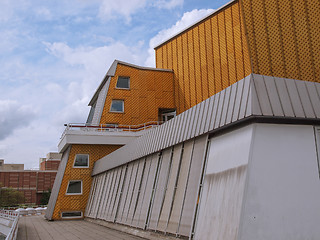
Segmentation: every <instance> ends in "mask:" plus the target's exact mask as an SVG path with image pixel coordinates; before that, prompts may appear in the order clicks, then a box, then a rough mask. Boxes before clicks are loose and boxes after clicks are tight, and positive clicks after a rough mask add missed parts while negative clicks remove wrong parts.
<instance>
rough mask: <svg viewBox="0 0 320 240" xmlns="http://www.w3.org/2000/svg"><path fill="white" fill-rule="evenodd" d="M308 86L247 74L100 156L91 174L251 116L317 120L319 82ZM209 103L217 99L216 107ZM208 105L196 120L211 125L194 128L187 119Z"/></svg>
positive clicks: (289, 80) (300, 82) (294, 81)
mask: <svg viewBox="0 0 320 240" xmlns="http://www.w3.org/2000/svg"><path fill="white" fill-rule="evenodd" d="M282 81H283V82H284V83H285V84H286V88H282V89H283V91H285V92H283V91H281V92H280V91H279V90H278V87H277V82H282ZM298 85H299V86H302V87H300V88H297V87H296V86H298ZM303 86H305V87H303ZM308 87H309V89H310V87H311V84H310V83H309V82H306V81H301V80H295V79H284V78H278V77H271V76H263V75H257V74H250V75H249V76H247V77H245V78H244V79H242V80H240V81H238V82H236V83H235V84H233V85H231V86H229V87H228V88H226V89H224V90H222V91H221V92H219V93H217V94H215V95H213V96H211V97H210V98H209V100H208V99H207V100H205V101H204V102H201V103H199V104H197V105H196V106H194V107H192V108H190V109H188V110H187V111H185V112H183V113H181V114H179V115H178V116H177V117H175V118H173V119H171V120H170V121H168V122H166V123H164V124H162V125H161V126H159V127H157V128H155V129H152V130H149V131H148V132H147V133H146V134H144V135H142V136H141V137H139V138H137V139H136V140H133V141H132V142H130V143H129V144H127V145H125V146H124V147H122V148H120V149H118V150H116V151H114V152H112V153H111V154H109V155H107V156H105V157H103V158H101V159H100V160H98V161H97V162H96V163H95V165H94V169H93V172H92V175H97V174H100V173H102V172H105V171H107V170H109V169H112V168H114V167H117V166H120V165H123V164H125V163H128V162H130V161H133V160H136V159H139V158H141V157H144V156H147V155H149V154H152V153H155V152H157V151H160V150H162V149H165V148H167V147H171V146H173V145H176V144H179V143H181V142H184V141H187V140H189V139H192V138H195V137H198V136H200V135H202V134H206V133H210V132H213V131H219V129H226V128H229V127H230V126H234V125H235V124H237V123H240V122H243V121H244V120H246V119H251V118H255V117H258V118H267V119H274V123H277V122H278V120H279V119H288V120H294V119H297V120H299V121H301V120H303V119H304V120H320V116H318V115H315V114H314V113H319V112H320V83H313V88H311V89H312V91H311V90H308ZM233 91H238V92H239V91H241V92H242V94H236V93H233ZM306 91H307V93H308V96H304V98H303V99H302V98H301V95H303V93H306ZM232 94H233V95H234V97H233V98H232V101H230V100H229V101H222V100H223V99H224V98H225V96H230V95H232ZM285 95H287V96H290V101H282V100H281V97H282V96H285ZM212 102H217V106H216V104H212ZM203 105H208V106H203ZM201 106H202V107H201ZM209 106H211V108H212V110H211V109H209V110H208V111H207V112H203V113H202V115H201V116H202V118H205V119H206V120H205V122H203V119H199V120H198V121H202V124H203V125H204V126H209V125H210V126H211V127H209V128H206V129H205V130H204V131H198V128H197V121H192V119H191V118H192V117H194V116H200V111H201V109H202V108H205V107H207V109H208V108H209ZM288 107H292V109H293V111H294V112H295V113H298V114H296V115H295V116H292V115H291V114H286V112H285V111H283V110H282V109H287V108H288ZM225 108H231V109H233V110H232V111H226V110H224V109H225ZM235 108H237V109H235ZM307 110H308V111H307ZM209 115H210V116H211V117H210V116H209ZM181 118H183V119H184V123H186V122H187V123H189V124H183V127H184V128H185V129H184V130H183V129H181V131H174V133H173V134H172V133H170V131H166V130H168V128H170V129H174V128H175V127H179V128H180V127H181ZM279 123H280V122H279ZM186 129H188V131H186ZM166 133H170V134H171V135H170V138H172V139H170V141H169V142H170V143H169V144H168V141H167V138H168V134H166ZM178 135H180V136H178ZM150 139H151V140H150ZM141 147H143V151H141V150H140V148H141Z"/></svg>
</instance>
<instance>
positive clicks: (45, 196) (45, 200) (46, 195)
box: [40, 189, 51, 205]
mask: <svg viewBox="0 0 320 240" xmlns="http://www.w3.org/2000/svg"><path fill="white" fill-rule="evenodd" d="M50 195H51V189H48V191H47V192H43V193H42V197H41V199H40V204H41V205H47V204H48V202H49V198H50Z"/></svg>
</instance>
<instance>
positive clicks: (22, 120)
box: [0, 100, 35, 140]
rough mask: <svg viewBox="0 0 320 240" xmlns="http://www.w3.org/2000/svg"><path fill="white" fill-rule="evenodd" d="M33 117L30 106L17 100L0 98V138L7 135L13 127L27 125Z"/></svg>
mask: <svg viewBox="0 0 320 240" xmlns="http://www.w3.org/2000/svg"><path fill="white" fill-rule="evenodd" d="M34 117H35V113H34V112H33V110H32V108H31V107H29V106H26V105H21V104H19V103H18V102H17V101H12V100H0V140H3V139H5V138H6V137H8V136H9V135H10V134H12V133H13V131H14V130H15V129H18V128H21V127H25V126H28V125H29V124H30V122H31V121H32V120H33V119H34Z"/></svg>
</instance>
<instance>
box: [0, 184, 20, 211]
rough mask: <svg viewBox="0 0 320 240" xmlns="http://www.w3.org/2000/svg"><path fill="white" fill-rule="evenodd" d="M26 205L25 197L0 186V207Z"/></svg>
mask: <svg viewBox="0 0 320 240" xmlns="http://www.w3.org/2000/svg"><path fill="white" fill-rule="evenodd" d="M22 203H24V196H23V193H22V192H19V191H17V190H15V189H13V188H5V187H2V186H1V185H0V207H1V208H3V207H14V206H17V205H19V204H22Z"/></svg>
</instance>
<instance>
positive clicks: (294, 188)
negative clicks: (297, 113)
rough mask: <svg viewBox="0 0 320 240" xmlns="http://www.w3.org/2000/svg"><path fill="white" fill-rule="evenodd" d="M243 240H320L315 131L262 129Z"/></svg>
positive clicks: (251, 168) (249, 185)
mask: <svg viewBox="0 0 320 240" xmlns="http://www.w3.org/2000/svg"><path fill="white" fill-rule="evenodd" d="M247 181H248V182H247V189H246V193H245V197H244V205H243V210H242V217H241V227H240V232H239V238H238V239H239V240H246V239H255V240H259V239H272V240H277V239H279V240H280V239H281V240H286V239H288V240H295V239H296V240H298V239H299V240H300V239H308V240H313V239H314V240H315V239H319V236H320V228H319V223H320V181H319V171H318V163H317V155H316V147H315V136H314V129H313V127H312V126H299V125H271V124H269V125H268V124H258V125H256V127H255V133H254V142H253V146H252V157H251V159H250V161H249V169H248V180H247Z"/></svg>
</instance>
